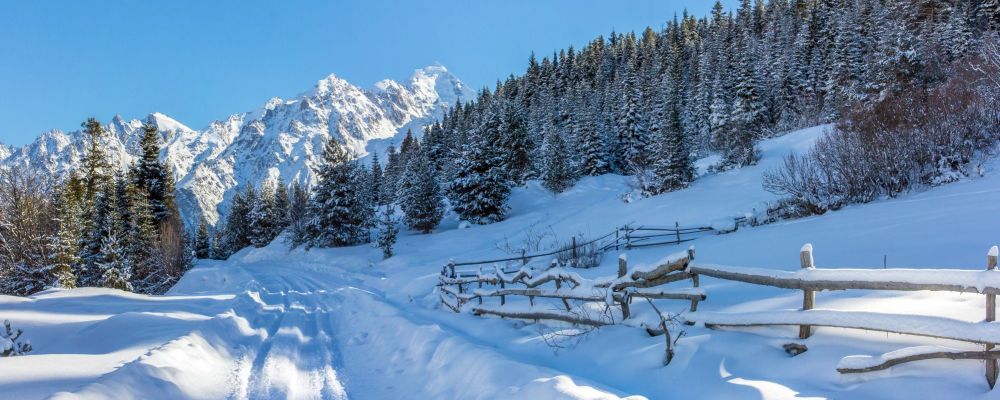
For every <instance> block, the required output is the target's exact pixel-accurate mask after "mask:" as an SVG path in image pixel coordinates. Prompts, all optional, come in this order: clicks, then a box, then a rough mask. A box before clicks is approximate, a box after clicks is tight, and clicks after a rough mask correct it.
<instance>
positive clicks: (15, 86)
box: [0, 0, 737, 145]
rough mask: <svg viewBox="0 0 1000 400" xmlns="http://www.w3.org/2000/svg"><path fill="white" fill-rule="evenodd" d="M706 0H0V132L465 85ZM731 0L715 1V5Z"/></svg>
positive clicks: (207, 117)
mask: <svg viewBox="0 0 1000 400" xmlns="http://www.w3.org/2000/svg"><path fill="white" fill-rule="evenodd" d="M712 3H713V2H712V1H710V0H674V1H670V0H659V1H656V0H628V1H597V0H549V1H543V0H505V1H485V0H479V1H470V0H464V1H463V0H434V1H429V0H413V1H402V0H399V1H388V0H366V1H360V0H358V1H319V0H300V1H295V0H293V1H281V2H279V1H263V0H244V1H236V0H232V1H222V0H219V1H194V0H175V1H161V0H145V1H128V0H101V1H96V0H95V1H82V0H77V1H74V0H57V1H44V2H43V1H22V0H15V1H6V2H4V5H3V12H2V13H0V141H3V142H5V143H8V144H14V145H22V144H25V143H27V142H29V141H31V140H32V139H33V138H34V137H35V136H37V135H38V134H39V133H41V132H42V131H44V130H48V129H52V128H59V129H63V130H69V129H75V128H76V127H77V126H78V125H79V123H80V122H81V121H83V120H84V119H86V117H88V116H95V117H97V118H99V119H102V120H107V119H110V118H111V117H112V116H114V115H115V114H121V115H123V116H125V117H128V118H139V117H142V116H144V115H146V114H148V113H150V112H153V111H159V112H163V113H165V114H167V115H170V116H172V117H174V118H176V119H178V120H179V121H181V122H183V123H185V124H187V125H189V126H191V127H192V128H194V129H200V128H202V127H204V126H205V125H207V124H208V123H209V122H210V121H212V120H215V119H219V118H223V117H225V116H227V115H229V114H232V113H236V112H241V111H248V110H251V109H253V108H256V107H258V106H260V105H261V104H263V103H264V102H265V101H266V100H267V99H269V98H271V97H273V96H281V97H286V98H287V97H291V96H294V95H296V94H298V93H300V92H303V91H305V90H307V89H309V88H310V87H312V85H313V83H315V81H317V80H319V79H320V78H322V77H325V76H326V75H329V74H330V73H336V74H337V75H338V76H340V77H342V78H344V79H347V80H348V81H351V82H353V83H355V84H360V85H363V86H368V85H371V84H372V83H374V82H376V81H378V80H381V79H383V78H392V79H397V80H403V79H406V78H408V77H409V75H410V74H411V73H412V71H413V70H414V69H417V68H420V67H423V66H426V65H429V64H432V63H435V62H440V63H441V64H443V65H445V66H447V67H448V69H449V70H451V71H452V72H453V73H455V74H456V75H457V76H459V77H460V78H461V79H462V80H463V81H465V82H466V83H468V84H470V85H472V86H473V87H482V86H483V85H491V84H492V83H493V82H495V80H496V79H497V78H498V77H503V76H506V75H508V74H511V73H515V74H516V73H520V72H521V71H523V69H524V66H525V64H526V60H527V58H528V55H529V54H530V52H531V51H532V50H534V51H535V52H536V53H539V54H549V53H551V52H552V50H554V49H557V48H563V47H566V46H568V45H570V44H572V45H576V46H578V47H579V46H580V45H582V44H585V43H586V42H588V41H589V40H590V39H592V38H593V37H595V36H596V35H598V34H606V33H607V32H609V31H611V30H612V29H615V30H617V31H620V32H622V31H629V30H641V29H643V28H644V27H646V26H653V27H654V28H659V27H662V26H663V23H664V22H665V21H666V20H668V19H670V18H672V17H673V15H674V13H675V12H676V13H678V14H679V13H681V12H682V10H684V9H685V8H686V9H688V10H689V11H690V12H691V13H693V14H694V15H697V16H703V15H706V14H707V13H708V11H709V9H710V7H711V6H712ZM736 3H737V2H736V0H726V1H724V4H726V6H727V8H731V7H734V6H735V4H736Z"/></svg>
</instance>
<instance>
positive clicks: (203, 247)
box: [194, 216, 212, 259]
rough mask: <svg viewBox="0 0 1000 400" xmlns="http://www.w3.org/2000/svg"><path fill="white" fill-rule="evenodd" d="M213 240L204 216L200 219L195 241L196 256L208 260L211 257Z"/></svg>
mask: <svg viewBox="0 0 1000 400" xmlns="http://www.w3.org/2000/svg"><path fill="white" fill-rule="evenodd" d="M211 251H212V238H211V236H209V233H208V221H205V217H204V216H202V217H201V218H199V219H198V233H197V236H195V240H194V255H195V257H197V258H200V259H206V258H208V257H209V256H210V255H211Z"/></svg>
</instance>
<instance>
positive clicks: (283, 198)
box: [270, 176, 291, 239]
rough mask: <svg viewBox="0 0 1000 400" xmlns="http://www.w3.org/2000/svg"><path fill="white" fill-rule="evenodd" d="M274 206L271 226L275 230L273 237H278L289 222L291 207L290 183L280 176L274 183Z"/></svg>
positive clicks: (272, 233)
mask: <svg viewBox="0 0 1000 400" xmlns="http://www.w3.org/2000/svg"><path fill="white" fill-rule="evenodd" d="M274 188H275V189H274V207H272V209H271V218H270V219H271V221H272V222H271V226H272V227H273V231H272V232H271V238H272V239H273V238H276V237H278V236H280V235H281V233H282V232H284V230H285V229H286V228H288V224H289V219H288V218H289V211H290V210H289V207H290V205H289V204H290V203H289V202H290V201H291V199H290V197H289V195H290V194H289V192H288V185H286V184H285V181H284V180H283V179H281V177H280V176H279V177H278V181H277V182H276V183H275V185H274Z"/></svg>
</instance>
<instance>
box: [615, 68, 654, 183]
mask: <svg viewBox="0 0 1000 400" xmlns="http://www.w3.org/2000/svg"><path fill="white" fill-rule="evenodd" d="M636 63H637V61H632V62H630V63H629V67H628V69H627V70H626V75H625V78H624V79H623V81H622V86H621V93H622V96H624V103H623V104H622V105H621V107H619V109H618V118H617V123H616V126H617V129H618V146H619V152H620V157H619V160H618V162H619V166H618V168H619V169H620V170H621V171H623V172H626V173H634V172H635V171H637V170H640V169H645V168H647V167H649V161H650V160H649V132H648V131H647V129H646V126H644V125H643V121H642V117H641V116H640V115H639V113H640V109H641V107H642V102H643V99H642V92H641V88H640V87H639V85H638V82H637V78H636V76H635V74H636V72H635V71H634V69H636V68H638V66H636V65H635V64H636Z"/></svg>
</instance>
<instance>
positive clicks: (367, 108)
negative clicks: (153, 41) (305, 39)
mask: <svg viewBox="0 0 1000 400" xmlns="http://www.w3.org/2000/svg"><path fill="white" fill-rule="evenodd" d="M472 95H473V93H472V91H471V90H470V89H469V88H467V87H466V86H465V85H464V84H462V82H461V81H460V80H458V78H456V77H455V76H454V75H452V74H451V73H450V72H448V70H447V69H446V68H445V67H443V66H441V65H432V66H429V67H426V68H422V69H419V70H417V71H415V72H414V74H413V76H412V78H411V79H410V80H409V82H406V83H403V84H401V83H397V82H394V81H391V80H385V81H381V82H379V83H378V84H376V85H375V87H374V88H371V89H363V88H360V87H357V86H354V85H352V84H350V83H348V82H347V81H345V80H343V79H340V78H338V77H337V76H335V75H330V76H328V77H326V78H324V79H322V80H320V81H318V82H317V83H316V85H315V87H314V88H313V89H311V90H309V91H307V92H305V93H302V94H301V95H299V96H297V97H295V98H293V99H290V100H283V99H279V98H274V99H271V100H269V101H268V102H267V103H266V104H264V106H262V107H261V108H259V109H257V110H254V111H250V112H245V113H240V114H235V115H232V116H229V117H228V118H225V119H222V120H218V121H214V122H212V123H211V124H209V126H208V127H206V128H204V129H202V130H194V129H191V128H189V127H187V126H185V125H184V124H182V123H180V122H178V121H176V120H174V119H172V118H170V117H168V116H166V115H163V114H160V113H153V114H151V117H152V118H153V120H154V122H155V123H156V125H157V127H158V128H159V130H160V133H161V144H162V148H163V150H162V152H161V157H162V159H164V160H165V161H166V162H167V163H169V164H170V165H171V167H173V169H174V173H175V174H176V177H177V189H178V203H179V205H180V207H181V211H182V214H183V215H184V217H185V219H186V220H187V222H188V223H189V224H192V223H197V220H198V216H199V215H201V214H204V215H205V217H206V218H207V219H208V221H209V222H210V223H214V222H215V221H216V220H217V218H218V217H219V215H220V213H225V211H226V207H227V203H226V200H228V199H229V198H231V197H232V195H233V194H234V193H235V192H236V191H237V190H238V187H239V186H240V185H243V184H246V183H251V184H259V183H260V182H261V181H262V180H264V179H277V178H278V177H279V176H280V177H281V178H283V179H284V180H285V181H286V182H291V181H292V180H299V181H302V182H305V183H311V182H312V180H313V179H314V175H313V173H312V171H313V168H314V167H315V166H316V163H317V161H318V159H319V157H320V156H321V155H322V154H321V152H322V148H323V143H325V142H326V141H327V140H328V138H329V137H330V136H331V135H332V136H336V137H338V138H339V139H341V140H342V141H343V142H344V143H346V145H347V146H348V148H349V149H350V150H351V151H352V152H354V154H356V155H357V156H359V157H360V156H364V155H366V154H367V153H368V151H369V149H368V148H367V147H368V144H369V143H370V142H372V141H378V143H379V144H378V147H384V146H386V143H387V142H391V141H392V140H393V139H394V138H395V137H396V136H397V134H398V133H403V132H405V130H406V129H414V130H415V131H416V132H418V133H419V132H421V129H422V126H423V125H424V124H426V123H428V122H429V121H432V120H435V119H437V118H438V117H440V116H441V114H442V113H443V112H444V110H445V109H446V108H448V107H450V106H452V105H454V104H455V101H456V100H458V99H468V98H471V96H472ZM141 127H142V121H140V120H137V119H133V120H126V119H124V118H122V117H120V116H116V117H115V118H114V119H113V120H112V121H110V122H109V123H108V124H107V126H106V128H107V129H108V131H109V132H110V133H111V134H110V135H108V136H107V137H105V138H104V139H103V141H104V143H103V144H104V148H105V149H106V150H107V151H108V153H109V154H110V155H111V158H112V161H113V162H114V163H115V164H116V165H118V166H121V167H125V166H127V165H129V163H131V162H132V161H133V160H134V159H135V156H136V155H137V154H138V152H139V147H138V141H139V139H140V138H141V135H142V129H141ZM85 146H86V142H85V140H84V138H83V133H82V132H81V131H72V132H63V131H59V130H53V131H49V132H46V133H43V134H42V135H41V136H39V137H38V139H36V140H35V141H34V142H32V143H30V144H28V145H26V146H24V147H21V148H13V149H12V148H8V147H6V146H0V164H3V165H29V166H32V167H35V168H38V169H39V170H42V171H45V172H46V173H50V174H56V175H61V174H64V173H65V172H66V171H68V170H71V169H72V168H73V167H75V166H76V165H77V164H78V163H79V162H80V160H81V158H82V156H83V154H84V149H85Z"/></svg>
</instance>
